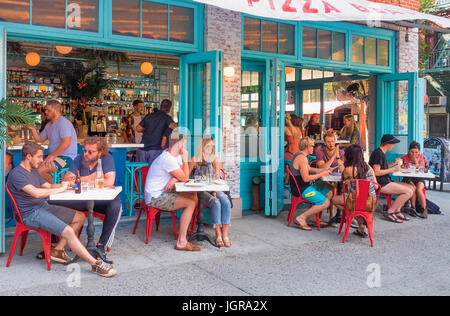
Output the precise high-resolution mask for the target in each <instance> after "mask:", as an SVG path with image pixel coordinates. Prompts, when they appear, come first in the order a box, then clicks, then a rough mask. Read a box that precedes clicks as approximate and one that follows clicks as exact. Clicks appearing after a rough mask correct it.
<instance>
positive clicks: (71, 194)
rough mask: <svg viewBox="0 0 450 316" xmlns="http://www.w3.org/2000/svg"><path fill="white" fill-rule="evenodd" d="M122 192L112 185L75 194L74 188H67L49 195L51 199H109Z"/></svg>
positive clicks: (119, 188) (120, 188)
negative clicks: (111, 186)
mask: <svg viewBox="0 0 450 316" xmlns="http://www.w3.org/2000/svg"><path fill="white" fill-rule="evenodd" d="M120 192H122V187H114V188H107V189H101V190H99V189H95V190H92V191H85V192H81V193H80V194H76V193H75V190H73V189H69V190H67V191H65V192H62V193H58V194H53V195H50V196H49V199H50V200H52V201H111V200H114V199H115V198H116V196H118V195H119V193H120Z"/></svg>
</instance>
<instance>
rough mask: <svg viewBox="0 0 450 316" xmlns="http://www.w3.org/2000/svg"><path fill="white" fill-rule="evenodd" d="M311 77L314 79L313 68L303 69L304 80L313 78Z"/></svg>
mask: <svg viewBox="0 0 450 316" xmlns="http://www.w3.org/2000/svg"><path fill="white" fill-rule="evenodd" d="M311 79H312V70H311V69H302V80H311Z"/></svg>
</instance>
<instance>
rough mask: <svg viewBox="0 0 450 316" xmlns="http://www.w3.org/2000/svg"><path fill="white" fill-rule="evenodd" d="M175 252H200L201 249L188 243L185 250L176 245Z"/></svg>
mask: <svg viewBox="0 0 450 316" xmlns="http://www.w3.org/2000/svg"><path fill="white" fill-rule="evenodd" d="M175 250H180V251H200V247H197V246H196V245H193V244H191V243H190V242H187V243H186V246H184V247H183V248H180V247H178V246H177V245H175Z"/></svg>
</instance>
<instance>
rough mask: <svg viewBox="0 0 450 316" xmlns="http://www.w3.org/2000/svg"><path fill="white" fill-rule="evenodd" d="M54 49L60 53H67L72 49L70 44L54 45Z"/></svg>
mask: <svg viewBox="0 0 450 316" xmlns="http://www.w3.org/2000/svg"><path fill="white" fill-rule="evenodd" d="M55 48H56V51H57V52H58V53H60V54H62V55H67V54H68V53H70V52H71V51H72V47H70V46H55Z"/></svg>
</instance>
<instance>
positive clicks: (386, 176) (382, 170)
mask: <svg viewBox="0 0 450 316" xmlns="http://www.w3.org/2000/svg"><path fill="white" fill-rule="evenodd" d="M398 143H400V140H398V139H397V138H395V137H394V136H392V135H389V134H387V135H384V136H383V137H382V138H381V145H380V147H379V148H377V149H375V150H374V151H373V153H372V155H370V160H369V165H370V166H371V167H372V168H373V170H374V171H375V176H376V177H377V181H378V183H379V184H380V185H381V193H382V194H390V195H396V196H397V198H396V199H395V201H394V202H393V203H392V205H391V207H390V208H389V209H388V208H387V206H386V205H385V206H383V215H384V216H385V217H386V219H388V220H389V221H391V222H394V223H403V221H408V220H409V218H407V217H406V216H405V215H403V214H402V212H401V210H402V208H404V205H405V203H406V202H407V201H408V200H409V199H411V197H412V196H413V195H414V187H413V186H412V185H410V184H408V183H402V182H394V181H392V180H391V173H394V172H397V171H400V170H401V164H400V159H399V158H397V159H396V160H395V161H394V162H393V163H390V164H389V163H388V161H387V158H386V153H387V152H389V151H391V150H393V149H394V147H395V145H396V144H398Z"/></svg>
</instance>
